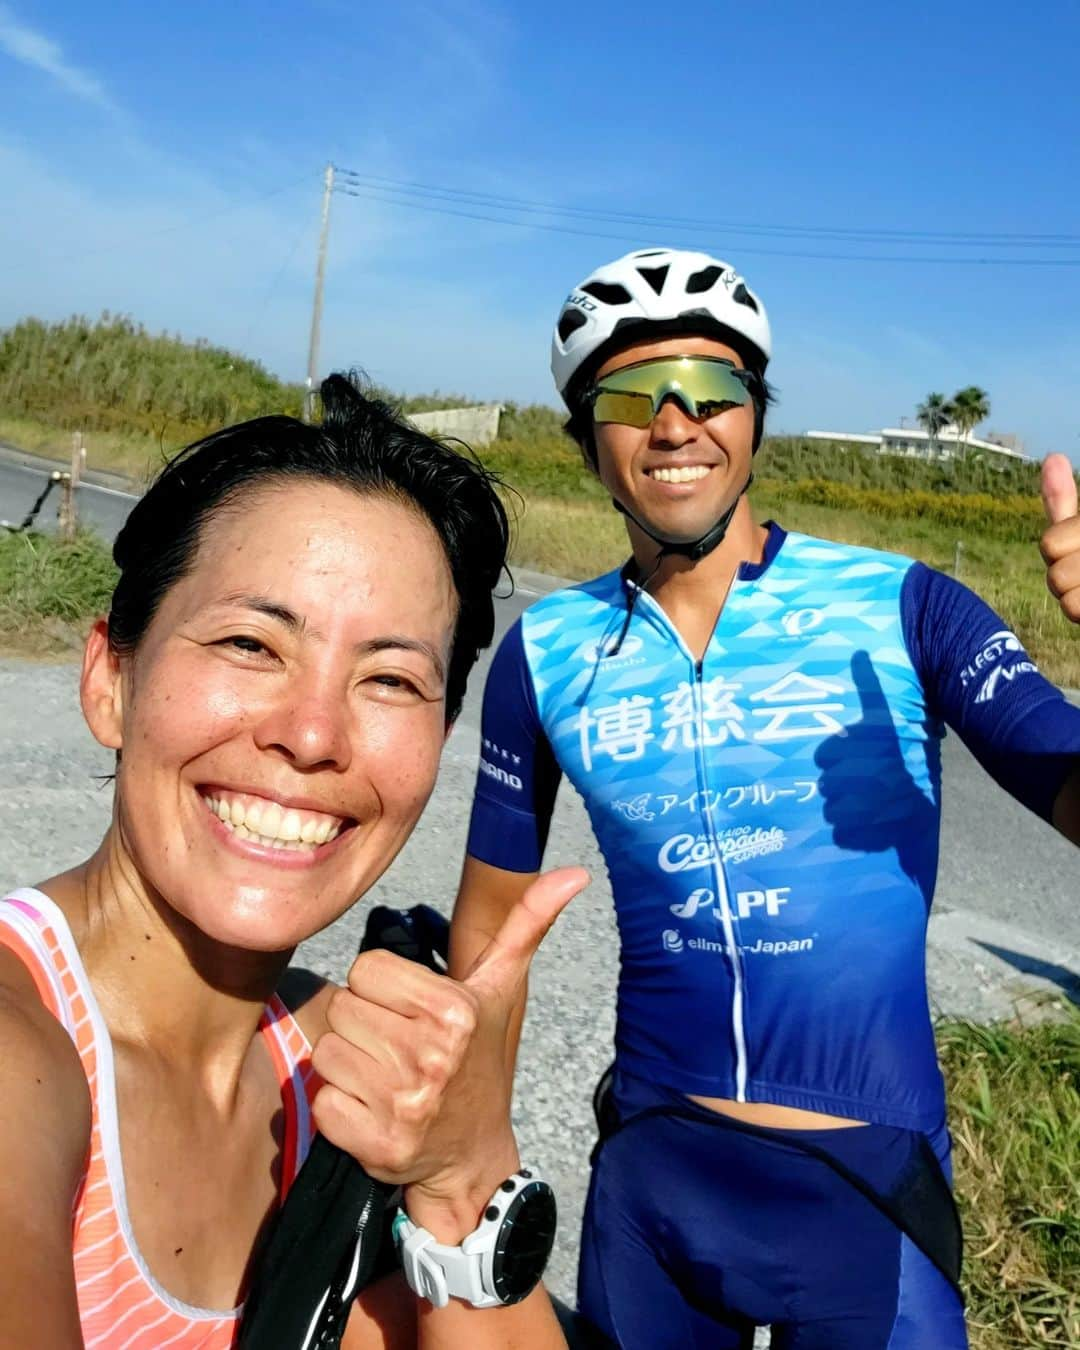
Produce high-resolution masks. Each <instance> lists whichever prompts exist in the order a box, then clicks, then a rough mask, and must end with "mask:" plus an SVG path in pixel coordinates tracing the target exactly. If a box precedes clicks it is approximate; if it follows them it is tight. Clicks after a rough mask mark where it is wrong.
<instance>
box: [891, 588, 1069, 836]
mask: <svg viewBox="0 0 1080 1350" xmlns="http://www.w3.org/2000/svg"><path fill="white" fill-rule="evenodd" d="M901 608H902V617H903V625H904V636H905V639H906V642H907V648H908V653H909V655H910V656H911V659H912V662H913V664H914V665H915V668H916V670H917V671H918V673H919V675H920V677H921V679H922V683H923V688H924V690H925V691H926V697H927V703H928V706H929V709H930V711H931V713H933V714H934V715H936V716H937V717H940V718H941V719H942V720H943V721H944V722H945V723H946V724H947V725H948V726H950V727H952V728H953V730H954V731H955V732H956V733H957V734H958V735H959V736H960V738H961V740H962V741H963V742H964V744H965V745H966V746H967V747H968V749H969V750H970V751H971V752H972V754H973V755H974V756H975V758H976V759H977V760H978V761H979V763H980V764H981V765H982V766H983V768H984V769H986V771H987V772H988V773H989V774H990V775H991V776H992V777H993V778H994V779H995V780H996V781H997V782H998V783H1000V784H1001V786H1002V787H1003V788H1004V789H1005V790H1006V791H1007V792H1009V793H1011V794H1012V795H1013V796H1014V797H1015V798H1016V799H1017V800H1018V801H1020V802H1022V803H1023V804H1024V805H1025V806H1027V807H1028V808H1029V809H1030V810H1032V811H1034V812H1035V813H1036V815H1039V816H1041V817H1042V818H1043V819H1044V820H1049V819H1050V815H1051V812H1052V811H1053V807H1054V801H1055V799H1056V798H1057V795H1058V793H1059V792H1060V790H1061V787H1062V784H1063V783H1064V782H1065V780H1066V778H1067V777H1068V776H1069V774H1070V773H1071V772H1072V771H1073V770H1074V769H1075V768H1077V767H1078V766H1080V708H1076V707H1074V706H1073V705H1072V704H1071V703H1069V701H1068V700H1067V699H1066V698H1065V697H1064V696H1063V695H1062V693H1061V691H1060V690H1059V689H1056V688H1055V687H1054V685H1052V684H1051V683H1050V682H1049V680H1047V679H1045V678H1044V677H1043V676H1042V675H1041V674H1040V673H1039V671H1038V669H1037V667H1036V666H1035V663H1034V662H1033V661H1032V660H1031V658H1030V657H1029V656H1028V654H1027V652H1026V651H1025V650H1024V647H1023V644H1022V643H1021V642H1020V639H1019V638H1018V637H1016V635H1015V634H1014V633H1012V632H1011V631H1010V630H1009V627H1008V625H1007V624H1006V623H1005V622H1004V620H1003V619H1002V618H1001V617H1000V616H999V615H998V614H996V613H995V612H994V611H993V610H992V609H991V608H990V606H989V605H988V604H986V602H985V601H983V600H981V599H980V598H979V597H978V596H977V595H976V594H975V593H974V592H973V591H970V590H968V588H967V587H966V586H964V585H962V584H961V583H960V582H959V581H956V580H955V579H954V578H952V577H948V576H945V575H944V573H942V572H936V571H934V570H933V569H932V568H929V567H926V566H925V565H924V564H923V563H915V564H913V566H912V567H911V569H910V570H909V572H908V574H907V576H906V577H905V579H904V587H903V591H902V593H901Z"/></svg>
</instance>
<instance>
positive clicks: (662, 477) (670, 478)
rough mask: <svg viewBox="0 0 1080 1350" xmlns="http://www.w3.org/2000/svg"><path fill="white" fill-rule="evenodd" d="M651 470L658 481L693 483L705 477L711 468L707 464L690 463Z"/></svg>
mask: <svg viewBox="0 0 1080 1350" xmlns="http://www.w3.org/2000/svg"><path fill="white" fill-rule="evenodd" d="M650 472H651V474H652V477H653V478H655V479H656V481H657V482H658V483H693V482H696V481H697V480H698V479H699V478H704V477H705V475H706V474H707V473H708V472H709V468H708V465H707V464H688V465H686V466H682V465H678V466H676V467H675V468H671V469H652V470H651V471H650Z"/></svg>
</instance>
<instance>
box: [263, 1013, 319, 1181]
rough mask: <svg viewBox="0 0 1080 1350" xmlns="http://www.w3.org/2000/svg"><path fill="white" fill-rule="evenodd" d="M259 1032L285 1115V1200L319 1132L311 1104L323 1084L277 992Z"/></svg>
mask: <svg viewBox="0 0 1080 1350" xmlns="http://www.w3.org/2000/svg"><path fill="white" fill-rule="evenodd" d="M259 1031H260V1033H261V1034H262V1037H263V1043H264V1045H265V1046H266V1048H267V1051H268V1052H269V1054H270V1058H271V1060H272V1061H273V1064H274V1069H275V1072H276V1073H277V1080H278V1086H279V1087H280V1089H281V1103H282V1109H283V1111H284V1114H285V1129H284V1138H283V1140H282V1149H281V1154H282V1156H281V1198H282V1199H283V1200H284V1198H285V1196H286V1194H287V1192H288V1190H289V1187H290V1186H291V1185H292V1183H293V1181H294V1180H295V1178H296V1174H297V1172H299V1170H300V1168H301V1166H302V1165H303V1162H304V1159H305V1158H306V1157H307V1155H308V1149H310V1147H311V1140H312V1138H313V1137H314V1134H315V1125H314V1122H313V1120H312V1116H311V1104H312V1102H313V1101H314V1100H315V1094H316V1093H317V1092H318V1090H319V1088H320V1086H321V1085H322V1084H321V1080H320V1078H319V1076H318V1074H317V1073H316V1072H315V1070H314V1069H313V1068H312V1065H311V1043H310V1042H309V1041H308V1038H307V1037H306V1036H305V1035H304V1032H303V1030H302V1029H301V1027H300V1024H299V1022H298V1021H297V1020H296V1018H295V1017H294V1016H293V1015H292V1013H291V1012H290V1011H289V1009H288V1008H287V1007H286V1006H285V1004H284V1002H283V1001H282V1000H281V999H280V998H279V997H278V995H277V994H274V995H272V996H271V998H270V1001H269V1003H267V1005H266V1008H265V1009H264V1011H263V1015H262V1018H261V1020H260V1022H259Z"/></svg>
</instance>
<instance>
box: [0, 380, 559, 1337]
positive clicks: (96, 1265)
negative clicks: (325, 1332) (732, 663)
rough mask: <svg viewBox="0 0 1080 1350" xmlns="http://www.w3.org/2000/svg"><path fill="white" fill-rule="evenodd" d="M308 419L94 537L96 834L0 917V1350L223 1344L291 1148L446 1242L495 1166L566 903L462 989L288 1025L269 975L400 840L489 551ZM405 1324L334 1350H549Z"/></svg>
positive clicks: (360, 410)
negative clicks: (531, 988) (387, 1185)
mask: <svg viewBox="0 0 1080 1350" xmlns="http://www.w3.org/2000/svg"><path fill="white" fill-rule="evenodd" d="M322 393H323V403H324V408H325V420H324V423H323V425H322V427H321V428H315V427H306V426H303V425H301V424H300V423H298V422H295V421H293V420H292V419H290V418H281V417H271V418H262V419H259V420H257V421H254V422H249V423H245V424H243V425H241V426H237V427H233V428H230V429H227V430H225V431H223V432H220V433H219V434H217V435H215V436H212V437H210V438H208V439H207V440H205V441H202V442H200V443H198V444H196V445H194V446H192V447H190V448H189V449H188V450H187V451H185V452H183V453H182V454H181V455H180V456H178V457H177V458H176V459H175V460H174V461H173V462H172V463H171V464H170V465H169V466H168V467H167V468H166V469H165V470H164V471H163V472H162V474H161V475H160V477H159V478H158V479H157V481H156V482H155V484H154V485H153V486H152V487H151V488H150V490H149V491H148V492H147V494H146V496H145V497H144V498H143V499H142V500H141V501H140V502H139V503H138V504H137V505H136V507H135V508H134V510H133V511H132V513H131V516H130V518H129V520H128V523H127V524H126V526H125V527H124V529H123V531H122V532H121V534H120V536H119V538H118V539H117V543H116V548H115V557H116V561H117V563H118V565H119V567H120V571H121V576H120V580H119V582H118V584H117V587H116V591H115V594H114V596H113V601H112V608H111V612H110V614H109V618H108V620H107V621H105V620H102V621H100V622H99V623H97V624H96V625H95V626H94V628H93V630H92V632H91V634H90V637H89V639H88V641H87V645H86V652H85V657H84V661H83V670H82V679H81V697H82V706H83V710H84V713H85V716H86V720H87V724H88V725H89V727H90V730H91V732H92V733H93V735H94V736H95V737H96V738H97V740H98V741H99V742H101V744H103V745H105V746H107V747H109V748H111V749H113V750H115V752H116V795H115V806H114V813H113V819H112V823H111V825H110V828H109V830H108V832H107V833H106V835H105V838H104V839H103V840H102V843H101V846H100V847H99V849H98V850H97V852H96V853H95V854H94V855H93V857H91V858H90V859H88V860H87V861H86V862H84V863H82V864H81V865H80V866H78V867H75V868H74V869H73V870H71V871H70V872H66V873H64V874H63V875H61V876H57V877H53V878H52V879H51V880H49V881H46V882H44V883H43V884H42V885H41V886H40V887H39V888H37V889H27V890H22V891H18V892H15V893H14V895H13V896H10V897H8V898H7V899H6V900H5V901H4V902H2V903H0V1041H2V1044H3V1046H4V1056H3V1060H2V1063H0V1153H2V1156H3V1159H4V1162H5V1166H4V1169H3V1177H4V1179H3V1182H2V1184H0V1240H2V1242H3V1248H4V1252H5V1260H4V1262H3V1268H2V1273H0V1346H2V1347H4V1348H5V1350H6V1348H7V1347H12V1348H13V1347H16V1346H17V1347H20V1350H22V1348H23V1347H27V1346H31V1345H34V1346H49V1347H50V1348H51V1350H52V1348H55V1350H69V1348H70V1347H78V1346H82V1345H84V1344H85V1345H86V1346H87V1347H91V1346H103V1347H109V1350H113V1348H115V1350H121V1347H123V1350H147V1348H148V1347H151V1346H152V1347H158V1346H165V1345H169V1346H175V1347H182V1348H183V1347H195V1346H200V1347H203V1346H205V1347H221V1346H228V1345H230V1344H232V1343H233V1342H234V1339H235V1335H236V1331H237V1317H238V1305H239V1304H240V1303H241V1301H242V1299H243V1296H244V1291H245V1288H246V1283H247V1281H248V1278H249V1275H250V1272H251V1269H252V1266H253V1262H254V1258H256V1257H257V1254H258V1250H259V1242H260V1237H261V1236H262V1235H263V1233H264V1230H265V1227H266V1224H267V1221H268V1219H269V1218H270V1217H272V1215H273V1214H274V1213H275V1211H276V1209H277V1207H278V1205H279V1203H280V1200H281V1198H282V1196H283V1195H284V1193H285V1191H286V1190H287V1188H288V1186H289V1184H290V1182H291V1180H292V1178H293V1177H294V1176H295V1173H296V1170H297V1168H298V1167H299V1165H300V1163H301V1162H302V1160H303V1156H304V1154H305V1152H306V1149H307V1146H308V1144H309V1142H310V1138H311V1134H312V1132H313V1129H314V1128H315V1126H317V1127H318V1128H319V1129H321V1130H322V1131H323V1133H324V1134H326V1135H327V1136H328V1137H329V1138H330V1139H331V1140H332V1141H333V1142H335V1143H337V1144H340V1145H341V1146H342V1147H344V1148H346V1149H348V1150H349V1151H350V1152H352V1153H353V1155H354V1156H355V1157H357V1158H358V1159H359V1161H360V1162H361V1163H362V1164H363V1165H364V1166H365V1167H366V1168H367V1169H368V1170H369V1171H370V1172H371V1173H372V1174H373V1175H375V1176H377V1177H379V1178H380V1179H382V1180H385V1181H390V1182H394V1183H400V1184H403V1185H404V1191H403V1208H404V1210H405V1212H406V1213H407V1215H408V1217H409V1219H410V1220H411V1221H412V1223H413V1224H415V1225H418V1226H419V1227H421V1228H424V1229H427V1230H429V1231H430V1232H431V1233H432V1234H434V1236H435V1238H436V1239H437V1240H438V1241H439V1242H441V1243H444V1244H448V1245H452V1244H456V1243H459V1242H460V1241H461V1239H462V1238H463V1237H464V1236H465V1235H466V1234H468V1233H470V1232H471V1231H472V1230H473V1229H474V1228H475V1227H476V1225H477V1222H478V1217H479V1216H480V1214H481V1213H482V1211H483V1210H484V1206H485V1204H486V1202H487V1200H488V1198H489V1197H490V1196H491V1195H492V1194H493V1192H494V1191H495V1189H496V1188H497V1187H498V1186H499V1185H500V1183H501V1182H503V1180H504V1179H505V1178H507V1177H508V1176H509V1175H510V1174H511V1173H513V1172H514V1171H515V1170H516V1169H517V1167H518V1166H519V1159H518V1156H517V1152H516V1148H515V1144H514V1139H513V1135H512V1132H511V1129H510V1124H509V1107H508V1101H509V1083H508V1082H507V1079H506V1073H505V1063H506V1059H507V1055H506V1024H507V1017H508V1013H509V1009H510V1008H511V1006H512V1004H513V1002H514V999H515V995H516V992H517V989H518V987H519V986H520V984H521V982H522V981H523V980H524V978H525V973H526V970H527V967H528V962H529V959H530V958H531V955H532V953H533V951H534V950H535V947H536V945H537V944H538V943H539V941H540V938H541V937H542V935H543V932H544V931H545V930H546V927H547V926H548V925H550V923H551V922H552V921H553V919H554V917H555V915H556V913H557V912H558V910H559V909H561V907H562V905H563V904H565V903H566V901H567V900H569V898H570V897H571V896H572V895H573V894H574V893H576V891H577V890H579V889H580V887H581V885H582V884H583V881H584V876H583V874H582V873H580V872H578V871H576V870H575V871H570V872H564V873H563V874H561V875H560V874H554V875H553V876H552V877H549V878H546V879H545V882H544V883H541V886H539V887H538V888H537V889H536V890H535V891H534V893H533V894H532V895H531V896H530V898H529V904H528V905H525V906H522V907H521V908H520V909H519V910H518V911H517V912H516V913H515V914H514V915H512V916H511V921H510V922H509V923H508V924H507V926H506V927H505V928H504V929H503V930H502V932H501V933H500V934H499V935H498V937H497V938H496V939H495V940H494V941H493V943H492V944H491V946H490V948H489V949H488V951H487V952H486V953H485V955H484V956H483V957H482V958H481V959H480V960H479V961H478V962H477V963H476V966H475V967H474V969H473V970H472V971H471V972H470V974H469V977H468V978H467V979H466V980H464V981H462V982H460V983H459V982H456V981H451V980H449V979H446V978H445V977H439V976H436V975H434V974H431V973H429V972H427V971H424V970H421V969H419V968H417V967H414V966H412V965H410V964H409V963H407V962H404V961H399V960H397V959H396V958H394V957H391V956H389V955H388V954H387V953H372V954H370V955H369V956H367V957H362V958H359V959H358V961H357V962H356V964H355V965H354V966H353V969H352V971H351V972H350V975H349V986H348V988H347V989H343V990H336V991H335V990H333V989H330V988H324V989H322V990H321V991H320V992H319V993H318V994H317V995H316V997H314V998H312V999H309V1000H308V1001H307V1002H306V1003H305V1004H304V1006H303V1007H301V1008H293V1009H292V1010H291V1011H290V1008H289V997H288V980H287V979H286V966H287V965H288V961H289V957H290V954H291V953H292V951H293V949H294V948H295V946H296V945H297V943H298V942H300V941H301V940H302V939H304V938H306V937H308V936H310V935H311V934H312V933H314V932H316V931H318V930H319V929H321V928H323V927H325V926H326V925H327V924H329V923H331V922H332V921H333V920H334V919H336V918H337V917H338V916H339V915H341V914H342V913H343V912H344V911H345V910H346V909H347V908H348V907H349V906H350V905H351V904H352V903H353V902H354V901H355V899H356V897H357V896H358V895H362V894H363V893H364V892H365V891H366V890H367V889H368V887H369V886H371V885H372V883H373V882H374V881H375V880H376V879H377V878H378V877H379V875H380V874H381V873H382V872H383V870H384V869H385V868H386V867H387V866H388V864H389V863H390V862H391V860H392V859H393V858H394V856H395V855H396V853H397V852H398V850H399V849H400V848H401V846H402V844H403V843H404V842H405V840H406V839H407V837H408V835H409V833H410V831H411V830H412V828H413V826H414V825H415V824H416V822H417V820H418V818H419V816H420V813H421V811H422V810H423V807H424V805H425V803H426V801H427V798H428V796H429V794H430V792H431V790H432V787H433V784H434V781H435V775H436V771H437V768H438V762H439V754H440V750H441V747H442V744H443V741H444V739H445V736H446V733H447V731H448V729H449V727H450V725H451V724H452V722H453V719H454V717H455V716H456V714H457V712H458V710H459V709H460V706H461V700H462V696H463V693H464V689H465V681H466V677H467V675H468V672H469V670H470V668H471V667H472V665H473V663H474V661H475V659H476V656H477V653H478V652H479V650H480V649H481V648H482V647H484V646H486V645H487V644H488V643H489V642H490V640H491V635H492V629H493V612H492V603H491V590H492V587H493V585H494V583H495V581H496V580H497V578H498V575H499V572H500V570H501V568H502V566H503V562H504V555H505V547H506V542H507V528H506V519H505V516H504V514H503V511H502V508H501V506H500V504H499V501H498V498H497V496H496V495H495V493H494V490H493V488H492V485H491V482H490V481H489V480H488V478H487V477H486V475H485V474H484V473H483V471H482V470H481V469H480V468H479V467H478V466H476V465H475V464H473V463H472V462H470V461H468V460H466V459H463V458H461V457H460V456H457V455H455V454H454V453H453V452H451V451H449V450H448V449H445V448H444V447H441V446H439V445H437V444H436V443H434V442H432V441H430V440H428V439H427V438H426V437H423V436H421V435H420V434H419V433H416V432H414V431H413V430H411V429H410V428H407V427H405V426H402V425H401V424H399V423H398V422H397V421H395V420H394V419H393V417H392V416H391V415H390V414H389V413H388V411H387V410H386V409H385V408H383V407H382V406H381V405H379V404H376V403H372V402H369V401H367V400H365V399H364V398H362V397H361V396H360V395H359V394H358V393H357V392H356V391H355V390H354V389H353V388H352V386H351V385H349V384H348V382H347V381H345V380H343V379H342V378H340V377H333V378H331V379H330V380H328V381H327V382H326V383H325V384H324V386H323V391H322ZM316 1043H317V1048H316V1050H315V1053H314V1055H312V1054H311V1051H310V1046H311V1045H313V1044H316ZM320 1080H321V1084H322V1085H321V1086H320ZM309 1108H310V1109H309ZM313 1122H314V1123H313ZM415 1303H416V1301H415V1300H414V1297H413V1295H412V1294H411V1293H409V1291H408V1290H406V1289H405V1287H404V1285H403V1284H402V1283H401V1281H400V1280H399V1279H395V1280H393V1281H387V1282H384V1283H383V1284H381V1285H378V1286H375V1287H374V1288H373V1289H372V1290H370V1291H369V1292H368V1293H367V1294H366V1295H365V1296H364V1297H363V1298H362V1299H361V1300H360V1302H359V1303H358V1304H357V1306H356V1308H355V1309H354V1312H353V1316H352V1318H351V1319H350V1323H349V1328H348V1332H347V1333H346V1339H345V1342H344V1344H345V1345H346V1346H348V1347H366V1346H372V1347H374V1346H394V1347H397V1346H412V1345H420V1346H423V1347H426V1348H428V1350H436V1348H438V1347H447V1346H461V1345H466V1344H467V1345H469V1346H473V1347H477V1348H478V1350H482V1348H483V1347H485V1346H491V1347H495V1346H499V1347H504V1346H506V1345H508V1344H515V1345H520V1346H522V1347H528V1348H529V1350H533V1348H535V1350H549V1347H559V1346H562V1345H563V1344H564V1342H563V1339H562V1337H561V1335H560V1333H559V1331H558V1330H557V1326H556V1323H555V1320H554V1317H553V1314H552V1312H551V1308H550V1305H549V1303H548V1302H547V1299H546V1295H545V1294H544V1292H543V1290H542V1289H540V1288H537V1289H536V1290H535V1291H534V1292H533V1293H532V1294H530V1295H529V1296H528V1297H527V1298H525V1299H524V1301H522V1302H520V1303H519V1304H517V1305H515V1306H512V1307H504V1308H496V1309H493V1310H489V1309H477V1308H474V1307H471V1306H469V1305H466V1304H465V1303H463V1302H461V1301H459V1300H452V1301H451V1303H450V1305H449V1306H447V1307H445V1308H442V1309H440V1310H438V1311H436V1310H434V1309H433V1308H431V1307H425V1308H424V1310H423V1311H422V1312H421V1313H420V1315H419V1316H417V1315H416V1311H415Z"/></svg>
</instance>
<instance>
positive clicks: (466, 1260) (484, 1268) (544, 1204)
mask: <svg viewBox="0 0 1080 1350" xmlns="http://www.w3.org/2000/svg"><path fill="white" fill-rule="evenodd" d="M555 1222H556V1206H555V1193H554V1191H552V1189H551V1187H550V1186H549V1185H548V1184H547V1182H546V1181H545V1180H544V1179H543V1177H542V1176H541V1175H540V1172H539V1171H538V1169H537V1168H535V1167H522V1168H521V1169H520V1170H519V1171H517V1172H515V1173H514V1175H513V1176H512V1177H508V1178H507V1179H506V1180H505V1181H504V1182H503V1183H502V1185H501V1186H500V1187H499V1189H498V1190H497V1191H496V1192H495V1194H494V1195H493V1196H492V1197H491V1199H490V1200H489V1201H488V1203H487V1205H486V1206H485V1207H484V1213H483V1217H482V1218H481V1220H480V1223H479V1226H478V1227H477V1228H476V1229H475V1230H474V1231H473V1232H472V1233H470V1234H469V1236H468V1237H467V1238H465V1239H464V1241H463V1242H462V1243H461V1245H460V1246H458V1247H448V1246H446V1245H445V1244H443V1243H441V1242H436V1241H435V1238H434V1237H433V1236H432V1234H431V1233H429V1232H428V1231H427V1229H426V1228H417V1226H416V1224H414V1223H413V1222H412V1220H411V1219H410V1218H409V1216H408V1215H407V1214H406V1213H405V1211H404V1210H403V1209H399V1210H398V1213H397V1218H396V1219H395V1220H394V1239H395V1241H396V1242H397V1244H398V1250H399V1251H400V1253H401V1264H402V1267H403V1269H404V1272H405V1282H406V1284H407V1285H408V1286H409V1288H410V1289H411V1290H412V1291H413V1293H414V1294H419V1295H420V1297H421V1298H425V1299H427V1301H428V1302H429V1303H430V1304H431V1305H432V1306H433V1307H436V1308H445V1307H446V1305H447V1303H449V1301H450V1300H451V1299H452V1298H460V1299H463V1300H464V1301H465V1302H466V1303H471V1304H472V1306H473V1307H474V1308H496V1307H499V1306H500V1305H502V1304H507V1303H519V1302H520V1301H521V1300H522V1299H523V1298H525V1297H526V1295H528V1294H530V1293H531V1292H532V1291H533V1289H535V1288H536V1286H537V1284H538V1283H539V1281H540V1277H541V1275H543V1273H544V1267H545V1266H546V1265H547V1259H548V1256H549V1255H550V1254H551V1248H552V1244H553V1243H554V1241H555Z"/></svg>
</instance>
